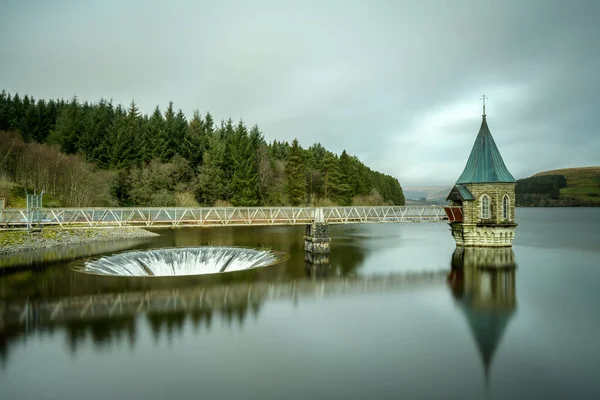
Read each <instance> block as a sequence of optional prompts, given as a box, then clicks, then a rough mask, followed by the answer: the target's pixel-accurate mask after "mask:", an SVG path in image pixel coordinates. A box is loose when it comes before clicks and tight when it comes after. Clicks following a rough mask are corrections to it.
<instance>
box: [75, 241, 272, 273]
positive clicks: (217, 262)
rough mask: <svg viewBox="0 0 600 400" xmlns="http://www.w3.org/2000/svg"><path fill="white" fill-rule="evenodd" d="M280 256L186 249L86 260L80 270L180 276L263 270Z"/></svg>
mask: <svg viewBox="0 0 600 400" xmlns="http://www.w3.org/2000/svg"><path fill="white" fill-rule="evenodd" d="M280 259H281V256H278V255H277V253H275V252H272V251H269V250H257V249H244V248H237V247H190V248H169V249H158V250H140V251H131V252H126V253H121V254H115V255H112V256H108V257H102V258H100V259H97V260H94V261H88V262H86V263H85V265H84V267H83V268H82V269H81V270H80V271H81V272H86V273H90V274H98V275H116V276H181V275H202V274H214V273H220V272H231V271H240V270H248V269H253V268H258V267H266V266H268V265H272V264H274V263H276V262H278V261H280Z"/></svg>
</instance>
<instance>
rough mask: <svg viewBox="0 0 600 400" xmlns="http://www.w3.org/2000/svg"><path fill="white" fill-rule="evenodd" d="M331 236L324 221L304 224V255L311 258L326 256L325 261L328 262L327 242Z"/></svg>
mask: <svg viewBox="0 0 600 400" xmlns="http://www.w3.org/2000/svg"><path fill="white" fill-rule="evenodd" d="M330 242H331V237H330V236H329V225H327V224H326V223H325V222H314V223H312V224H310V225H306V234H305V235H304V250H305V251H306V253H307V254H306V257H307V258H308V257H310V258H312V259H315V258H324V257H322V256H327V257H326V258H327V262H329V253H330V252H331V251H330V249H329V243H330Z"/></svg>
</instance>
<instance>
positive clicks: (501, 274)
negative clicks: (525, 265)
mask: <svg viewBox="0 0 600 400" xmlns="http://www.w3.org/2000/svg"><path fill="white" fill-rule="evenodd" d="M451 267H452V269H451V272H450V274H449V275H448V284H449V286H450V289H451V291H452V295H453V297H454V299H455V301H456V305H457V306H458V308H459V309H460V310H461V312H462V313H463V314H464V316H465V318H466V320H467V323H468V325H469V328H470V330H471V333H472V335H473V339H474V340H475V343H476V345H477V349H478V351H479V355H480V357H481V361H482V363H483V369H484V375H485V381H486V386H488V385H489V380H490V369H491V365H492V358H493V356H494V354H495V353H496V352H497V349H498V347H499V345H500V343H501V341H502V337H503V335H504V333H505V331H506V329H507V327H508V325H509V323H510V321H511V319H512V318H513V316H514V314H515V311H516V308H517V301H516V290H515V272H516V267H517V265H516V262H515V254H514V252H513V250H512V248H466V249H464V248H457V249H456V250H455V251H454V254H453V255H452V263H451Z"/></svg>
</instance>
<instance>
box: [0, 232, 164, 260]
mask: <svg viewBox="0 0 600 400" xmlns="http://www.w3.org/2000/svg"><path fill="white" fill-rule="evenodd" d="M157 236H160V235H159V234H158V233H154V232H150V231H147V230H145V229H143V228H138V227H127V228H111V229H93V228H92V229H48V228H47V229H44V230H42V231H41V232H32V233H28V232H27V231H5V232H0V255H5V254H15V253H20V252H27V251H34V250H45V249H50V248H55V247H60V246H68V245H74V244H82V243H90V242H106V241H111V240H120V239H139V238H150V237H157Z"/></svg>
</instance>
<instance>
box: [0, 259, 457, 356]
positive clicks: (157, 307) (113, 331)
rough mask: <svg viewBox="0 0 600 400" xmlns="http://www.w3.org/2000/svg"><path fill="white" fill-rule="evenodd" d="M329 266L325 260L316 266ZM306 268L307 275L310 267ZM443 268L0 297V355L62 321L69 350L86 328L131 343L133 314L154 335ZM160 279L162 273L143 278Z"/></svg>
mask: <svg viewBox="0 0 600 400" xmlns="http://www.w3.org/2000/svg"><path fill="white" fill-rule="evenodd" d="M320 267H322V268H328V266H327V265H322V266H320ZM307 273H309V274H310V272H309V271H307ZM447 273H448V272H447V270H440V271H431V272H414V273H402V274H390V275H381V276H370V277H331V278H328V279H323V280H319V281H315V280H312V279H304V280H290V281H264V282H260V281H259V282H253V283H232V284H219V285H198V286H191V287H184V288H177V289H161V290H147V291H139V292H124V293H105V294H91V295H78V296H63V297H60V298H36V299H32V298H25V299H23V298H19V299H15V298H5V299H0V359H2V358H4V357H5V356H6V353H7V350H8V349H7V347H8V345H9V341H11V340H13V339H16V338H18V337H20V336H23V335H25V336H26V335H28V334H31V333H34V332H40V331H50V332H51V331H53V330H54V329H55V328H56V327H60V326H65V327H66V329H67V331H68V334H69V338H70V342H71V343H70V345H71V348H72V349H73V350H75V348H76V346H77V342H78V341H79V340H83V339H85V337H86V336H87V333H86V332H87V331H89V333H90V334H91V337H92V339H93V340H94V341H95V342H99V343H100V344H102V343H103V342H108V341H110V340H112V339H118V338H121V337H129V340H130V342H131V343H132V344H133V343H134V342H135V334H136V328H135V325H136V319H137V317H138V316H139V315H146V317H147V318H148V321H149V323H150V325H151V327H152V330H153V332H154V333H155V335H157V336H158V335H160V333H161V332H162V331H163V328H164V330H165V331H166V333H167V335H168V336H170V334H171V333H172V332H173V330H174V329H181V328H182V327H183V325H184V323H185V321H186V320H187V319H189V320H191V322H192V323H193V325H194V326H195V328H199V327H200V325H202V324H205V325H206V326H207V328H210V324H211V321H212V318H213V316H214V315H215V314H218V315H220V316H221V318H222V319H224V320H226V321H228V322H229V323H231V322H233V321H234V320H237V321H238V322H239V323H240V324H242V323H243V322H244V320H245V319H246V317H247V314H248V313H249V312H250V313H251V314H252V315H254V316H255V317H256V316H257V315H258V313H259V311H260V308H261V306H262V305H263V304H265V303H266V302H270V301H278V300H291V301H293V302H294V303H297V302H299V301H300V300H301V299H303V298H309V299H310V298H312V299H315V298H317V299H319V298H324V297H330V296H344V295H349V294H361V293H381V292H389V291H397V290H402V288H405V287H414V286H415V285H427V284H436V285H439V284H440V283H442V282H443V281H444V280H445V278H446V276H447ZM147 279H161V278H147Z"/></svg>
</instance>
